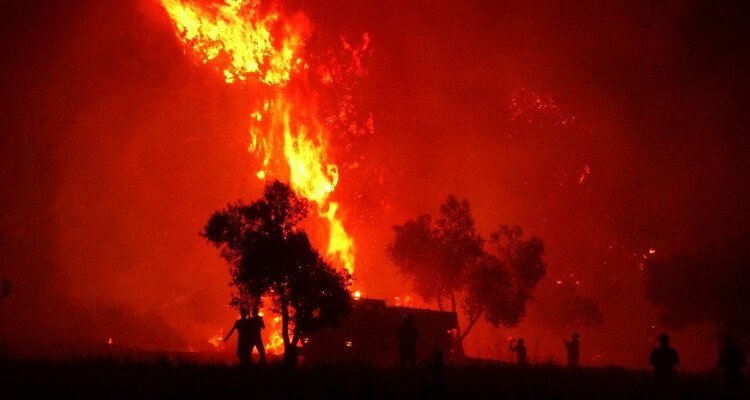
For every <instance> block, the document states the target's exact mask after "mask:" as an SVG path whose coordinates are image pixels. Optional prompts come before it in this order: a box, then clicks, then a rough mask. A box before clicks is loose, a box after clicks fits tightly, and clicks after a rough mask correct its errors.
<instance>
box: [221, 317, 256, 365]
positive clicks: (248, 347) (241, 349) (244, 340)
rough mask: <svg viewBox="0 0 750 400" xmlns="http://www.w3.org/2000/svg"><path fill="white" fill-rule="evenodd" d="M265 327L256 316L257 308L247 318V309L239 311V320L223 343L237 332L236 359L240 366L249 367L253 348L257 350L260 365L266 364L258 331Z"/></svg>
mask: <svg viewBox="0 0 750 400" xmlns="http://www.w3.org/2000/svg"><path fill="white" fill-rule="evenodd" d="M265 327H266V326H265V324H264V323H263V318H262V317H261V316H259V315H258V306H254V307H253V316H252V317H251V318H248V315H247V309H245V308H241V309H240V319H238V320H237V321H236V322H235V323H234V326H232V329H230V330H229V333H227V336H226V337H225V338H224V342H226V341H227V340H229V338H230V337H231V336H232V333H234V331H235V330H236V331H237V358H239V359H240V365H250V363H251V356H252V354H253V348H254V347H257V348H258V355H259V356H260V363H261V364H265V363H266V351H265V349H264V348H263V338H262V337H261V334H260V330H261V329H264V328H265Z"/></svg>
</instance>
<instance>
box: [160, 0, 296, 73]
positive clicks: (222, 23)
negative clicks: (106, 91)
mask: <svg viewBox="0 0 750 400" xmlns="http://www.w3.org/2000/svg"><path fill="white" fill-rule="evenodd" d="M161 3H162V5H163V6H164V8H165V9H166V10H167V13H169V16H170V17H171V18H172V21H174V23H175V26H176V28H177V33H178V36H179V38H180V40H182V41H183V43H185V45H187V46H189V47H190V48H191V49H192V51H193V53H195V54H196V55H198V56H199V57H200V61H201V62H202V63H205V64H208V63H213V65H214V68H215V69H217V70H220V71H221V72H222V74H223V75H224V78H225V80H226V82H227V83H234V82H237V81H245V80H246V79H248V77H250V76H254V77H255V78H257V79H258V80H259V81H261V82H263V83H266V84H270V85H283V84H285V83H286V82H287V81H289V79H290V78H291V75H292V73H293V72H294V71H295V70H296V69H297V68H299V67H300V66H301V64H302V59H301V58H300V57H299V51H300V48H301V46H302V42H303V39H304V37H305V36H307V33H308V31H309V24H308V22H307V20H306V19H305V18H304V16H301V15H300V16H298V17H297V18H291V19H286V18H285V17H284V16H283V15H282V14H280V13H279V11H278V10H275V9H271V10H270V11H268V12H267V13H261V11H260V7H259V6H260V2H259V1H258V0H226V2H225V3H224V4H212V5H209V6H206V7H203V6H197V5H194V4H189V3H186V2H185V1H183V0H161ZM276 32H281V33H282V37H281V39H278V38H276V37H275V36H274V33H276Z"/></svg>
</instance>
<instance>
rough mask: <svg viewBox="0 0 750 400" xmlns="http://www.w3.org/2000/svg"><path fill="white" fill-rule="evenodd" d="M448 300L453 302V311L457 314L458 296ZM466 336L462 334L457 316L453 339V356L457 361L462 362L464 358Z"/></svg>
mask: <svg viewBox="0 0 750 400" xmlns="http://www.w3.org/2000/svg"><path fill="white" fill-rule="evenodd" d="M448 298H449V299H450V301H451V311H452V312H454V313H455V312H456V296H455V294H454V293H451V294H450V295H449V296H448ZM465 336H466V335H462V334H461V321H460V320H459V319H458V314H456V336H455V337H454V338H453V354H454V356H455V359H456V361H461V360H463V358H464V355H465V354H464V337H465Z"/></svg>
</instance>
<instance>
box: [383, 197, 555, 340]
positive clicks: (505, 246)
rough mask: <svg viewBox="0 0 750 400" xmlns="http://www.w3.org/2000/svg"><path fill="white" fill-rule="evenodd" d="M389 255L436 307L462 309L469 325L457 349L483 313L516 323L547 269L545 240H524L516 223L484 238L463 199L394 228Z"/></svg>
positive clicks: (495, 322) (451, 199) (494, 320)
mask: <svg viewBox="0 0 750 400" xmlns="http://www.w3.org/2000/svg"><path fill="white" fill-rule="evenodd" d="M393 230H394V233H395V236H394V238H393V240H392V241H391V242H390V244H389V245H388V255H389V256H390V258H391V260H392V261H393V263H394V264H396V266H397V267H398V268H399V270H400V272H401V273H402V274H404V275H405V276H407V277H408V278H409V280H410V281H411V283H412V287H413V289H414V291H415V292H416V293H417V295H419V296H420V297H421V298H423V299H424V300H425V301H430V302H432V301H434V302H435V303H437V305H438V308H439V309H440V310H445V309H448V310H450V311H453V312H456V311H458V309H459V308H460V309H461V310H463V311H464V314H465V316H466V318H467V319H468V324H467V325H466V328H465V329H464V330H463V332H462V331H461V329H460V327H459V329H458V332H457V337H456V340H457V347H458V350H459V351H461V349H462V347H461V342H462V341H463V339H464V338H465V337H466V335H468V333H469V332H470V331H471V328H472V327H473V326H474V324H476V322H477V321H479V320H480V318H481V317H482V316H484V318H485V319H486V320H487V321H488V322H490V323H492V324H493V325H495V326H500V325H503V326H514V325H516V324H518V322H519V321H520V320H521V318H522V317H523V315H524V312H525V309H526V304H527V303H528V302H529V301H530V300H531V298H532V295H531V292H532V290H533V289H534V287H536V285H537V283H538V282H539V280H541V279H542V277H543V276H544V274H545V272H546V264H545V262H544V260H543V254H544V242H543V241H542V240H541V239H540V238H537V237H531V238H529V239H524V238H523V231H522V229H521V228H520V227H518V226H507V225H501V226H500V227H499V228H498V229H497V230H496V231H493V232H492V233H491V234H490V241H489V242H485V240H484V239H483V238H482V237H481V236H480V235H479V233H478V232H477V230H476V226H475V221H474V217H473V215H472V213H471V207H470V205H469V202H468V201H467V200H458V199H457V198H456V197H455V196H453V195H451V196H448V198H447V199H446V201H445V202H444V203H443V204H442V205H441V206H440V215H439V218H438V219H437V220H434V219H433V218H432V216H430V215H429V214H423V215H419V216H417V217H416V218H414V219H409V220H407V221H406V222H404V224H402V225H397V226H394V227H393Z"/></svg>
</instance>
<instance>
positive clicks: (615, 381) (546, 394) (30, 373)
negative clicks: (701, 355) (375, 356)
mask: <svg viewBox="0 0 750 400" xmlns="http://www.w3.org/2000/svg"><path fill="white" fill-rule="evenodd" d="M443 372H444V376H443V382H444V383H443V386H442V389H440V387H439V386H438V385H436V382H435V379H434V378H433V376H432V375H431V374H430V372H429V369H428V367H427V366H426V365H424V366H421V367H419V368H416V369H414V370H395V369H376V368H370V367H366V366H361V365H346V366H318V367H307V368H305V367H302V368H300V369H298V370H296V371H287V370H284V369H283V368H281V366H278V365H271V366H269V367H266V368H258V367H251V368H239V367H236V366H230V365H225V364H220V363H216V364H207V363H191V362H175V361H170V360H169V359H168V358H166V357H165V358H163V359H160V360H150V361H133V360H113V359H97V360H70V361H65V362H60V361H58V362H49V361H2V362H0V384H2V388H3V393H1V394H0V396H2V398H38V397H39V395H42V394H47V395H53V396H55V397H60V398H82V397H84V398H88V397H92V398H139V399H142V398H159V399H164V398H170V399H171V398H204V399H212V398H240V397H247V398H331V399H334V398H358V399H360V398H364V399H393V398H410V399H421V398H436V397H441V398H480V399H647V398H651V396H650V395H649V393H650V390H649V387H650V375H649V373H648V371H637V370H629V369H624V368H614V367H613V368H582V369H579V370H577V371H569V370H567V369H565V368H562V367H559V366H554V365H539V366H532V367H528V368H526V369H519V368H517V367H516V366H513V365H507V364H501V363H494V362H479V361H475V362H472V363H469V364H467V365H462V366H448V367H446V368H445V370H444V371H443ZM6 395H7V397H6ZM720 397H722V387H721V385H720V384H719V383H718V377H717V376H716V375H715V374H712V373H705V374H682V375H680V376H679V378H678V381H677V395H676V397H675V398H685V399H703V398H707V399H708V398H720ZM739 398H750V397H739Z"/></svg>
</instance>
